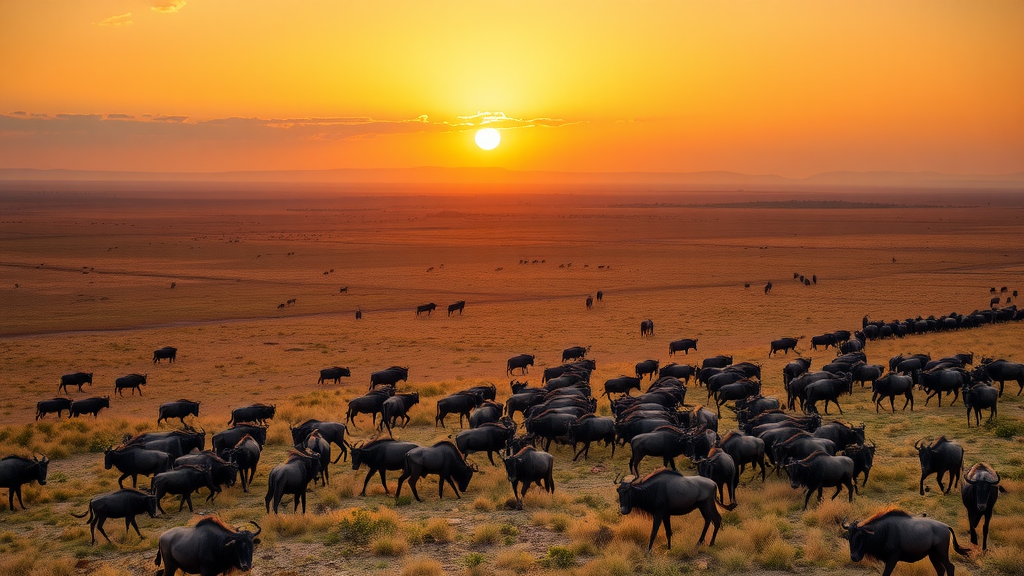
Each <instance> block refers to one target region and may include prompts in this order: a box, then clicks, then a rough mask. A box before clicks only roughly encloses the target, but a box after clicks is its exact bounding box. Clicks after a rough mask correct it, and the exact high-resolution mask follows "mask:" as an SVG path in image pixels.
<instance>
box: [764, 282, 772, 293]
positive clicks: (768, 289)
mask: <svg viewBox="0 0 1024 576" xmlns="http://www.w3.org/2000/svg"><path fill="white" fill-rule="evenodd" d="M771 291H772V283H771V282H769V283H767V284H765V285H764V293H765V294H767V293H769V292H771Z"/></svg>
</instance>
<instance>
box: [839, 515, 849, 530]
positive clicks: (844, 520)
mask: <svg viewBox="0 0 1024 576" xmlns="http://www.w3.org/2000/svg"><path fill="white" fill-rule="evenodd" d="M836 524H839V525H840V526H842V527H843V530H849V529H850V525H849V524H847V523H846V516H843V519H842V520H840V519H838V518H836Z"/></svg>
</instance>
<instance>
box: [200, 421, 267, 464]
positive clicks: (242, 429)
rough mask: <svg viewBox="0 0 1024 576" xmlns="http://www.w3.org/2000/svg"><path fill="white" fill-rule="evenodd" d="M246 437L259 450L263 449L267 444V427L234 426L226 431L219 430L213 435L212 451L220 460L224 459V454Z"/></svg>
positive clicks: (251, 425)
mask: <svg viewBox="0 0 1024 576" xmlns="http://www.w3.org/2000/svg"><path fill="white" fill-rule="evenodd" d="M246 435H248V436H251V437H252V439H253V440H255V441H256V443H257V444H259V446H260V449H261V450H262V449H263V445H264V444H266V443H267V427H266V426H257V425H255V424H235V425H234V426H232V427H231V428H228V429H227V430H221V431H220V432H217V433H216V434H214V435H213V449H214V451H216V452H217V454H220V456H221V458H223V457H224V453H225V452H226V451H228V450H230V449H232V448H234V447H235V445H236V444H238V442H239V441H241V440H242V438H244V437H245V436H246Z"/></svg>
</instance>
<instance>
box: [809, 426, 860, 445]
mask: <svg viewBox="0 0 1024 576" xmlns="http://www.w3.org/2000/svg"><path fill="white" fill-rule="evenodd" d="M811 435H812V436H814V437H815V438H828V439H829V440H831V441H832V442H835V445H836V450H843V449H845V448H847V447H848V446H859V445H863V444H864V425H863V424H861V425H860V426H854V425H852V424H846V423H845V422H840V421H838V420H833V421H832V422H829V423H828V424H825V425H823V426H820V427H818V429H817V430H815V431H814V432H812V433H811Z"/></svg>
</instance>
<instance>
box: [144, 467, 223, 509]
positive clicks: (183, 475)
mask: <svg viewBox="0 0 1024 576" xmlns="http://www.w3.org/2000/svg"><path fill="white" fill-rule="evenodd" d="M200 488H208V489H209V490H210V494H211V495H212V494H213V493H214V492H220V487H218V486H217V485H216V484H214V483H213V475H212V474H210V469H209V468H202V467H200V466H182V467H181V468H175V469H174V470H169V471H167V472H161V473H159V474H157V475H156V476H154V477H153V484H152V485H151V486H150V487H149V491H150V492H151V493H152V494H154V495H155V496H156V508H157V510H159V511H160V513H161V514H166V513H167V512H165V511H164V508H163V506H162V505H161V504H160V500H161V499H163V497H164V496H166V495H167V494H172V495H175V496H181V502H179V503H178V512H181V509H182V508H183V507H184V506H185V504H188V511H189V512H194V511H195V510H194V509H193V507H192V493H193V492H196V491H197V490H199V489H200Z"/></svg>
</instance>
